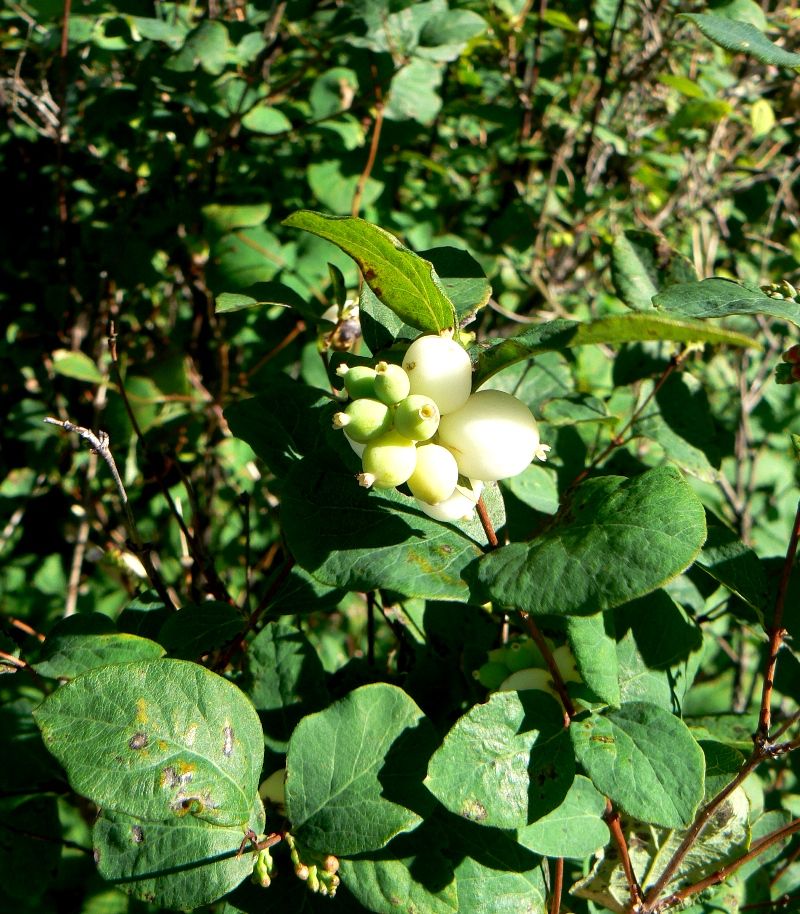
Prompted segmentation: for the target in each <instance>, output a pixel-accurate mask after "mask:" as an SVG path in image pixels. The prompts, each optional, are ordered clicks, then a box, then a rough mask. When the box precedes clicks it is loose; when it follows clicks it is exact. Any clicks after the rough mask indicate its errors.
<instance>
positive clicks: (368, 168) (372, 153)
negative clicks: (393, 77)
mask: <svg viewBox="0 0 800 914" xmlns="http://www.w3.org/2000/svg"><path fill="white" fill-rule="evenodd" d="M372 75H373V78H374V79H375V120H374V122H373V125H372V140H371V142H370V144H369V154H368V156H367V162H366V165H364V170H363V171H362V172H361V174H360V175H359V177H358V184H356V189H355V193H354V194H353V205H352V206H351V207H350V215H351V216H358V213H359V211H360V209H361V198H362V197H363V196H364V189H365V188H366V186H367V181H368V180H369V176H370V175H371V174H372V169H373V167H374V166H375V160H376V158H377V157H378V144H379V143H380V141H381V131H382V130H383V110H384V105H383V92H382V90H381V86H380V83H379V82H378V79H377V70H376V69H375V67H373V68H372Z"/></svg>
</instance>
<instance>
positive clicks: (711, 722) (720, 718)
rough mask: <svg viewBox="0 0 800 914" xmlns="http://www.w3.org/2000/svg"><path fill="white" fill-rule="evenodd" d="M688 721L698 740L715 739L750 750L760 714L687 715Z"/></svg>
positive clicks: (736, 747)
mask: <svg viewBox="0 0 800 914" xmlns="http://www.w3.org/2000/svg"><path fill="white" fill-rule="evenodd" d="M686 723H687V724H688V726H689V727H690V728H691V731H692V735H693V736H694V738H695V739H697V740H701V739H703V740H705V739H713V740H716V741H717V742H719V743H722V744H723V745H725V746H730V747H731V748H733V749H740V750H742V751H743V752H749V751H750V750H752V748H753V734H754V733H755V732H756V728H757V727H758V714H714V715H711V714H709V715H704V716H701V717H687V718H686Z"/></svg>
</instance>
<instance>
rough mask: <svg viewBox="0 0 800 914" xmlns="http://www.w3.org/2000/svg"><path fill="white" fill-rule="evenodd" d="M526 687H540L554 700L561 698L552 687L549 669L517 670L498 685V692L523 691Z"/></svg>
mask: <svg viewBox="0 0 800 914" xmlns="http://www.w3.org/2000/svg"><path fill="white" fill-rule="evenodd" d="M528 689H540V690H541V691H542V692H547V693H548V695H552V696H553V698H555V699H556V701H560V700H561V699H560V698H559V696H558V692H557V691H556V690H555V689H554V688H553V683H552V680H551V678H550V672H549V670H539V669H527V670H517V672H516V673H512V674H511V675H510V676H509V677H508V679H506V680H505V681H504V682H503V683H502V684H501V685H500V688H499V689H498V692H525V691H527V690H528Z"/></svg>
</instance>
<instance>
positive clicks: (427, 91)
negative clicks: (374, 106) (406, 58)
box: [384, 57, 442, 127]
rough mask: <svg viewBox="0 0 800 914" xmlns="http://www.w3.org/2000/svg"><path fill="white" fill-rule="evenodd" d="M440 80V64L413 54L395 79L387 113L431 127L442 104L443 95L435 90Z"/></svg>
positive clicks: (399, 119) (390, 92)
mask: <svg viewBox="0 0 800 914" xmlns="http://www.w3.org/2000/svg"><path fill="white" fill-rule="evenodd" d="M441 83H442V67H441V65H437V64H435V63H432V62H431V61H429V60H423V59H421V58H419V57H415V58H413V59H412V60H411V62H410V63H407V64H406V65H405V66H404V67H401V68H400V69H399V70H398V71H397V72H396V73H395V75H394V77H393V79H392V82H391V85H390V86H389V96H388V99H387V101H386V107H385V109H384V111H385V115H386V117H387V118H388V119H389V120H393V121H406V120H414V121H417V122H418V123H420V124H423V125H424V126H426V127H429V126H430V125H431V124H433V122H434V121H435V120H436V116H437V115H438V113H439V111H440V110H441V107H442V97H441V95H439V93H438V92H437V91H436V90H437V89H438V88H439V86H440V85H441Z"/></svg>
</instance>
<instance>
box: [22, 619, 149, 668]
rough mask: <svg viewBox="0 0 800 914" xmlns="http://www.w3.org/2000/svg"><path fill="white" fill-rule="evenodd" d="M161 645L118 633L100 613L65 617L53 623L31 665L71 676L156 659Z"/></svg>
mask: <svg viewBox="0 0 800 914" xmlns="http://www.w3.org/2000/svg"><path fill="white" fill-rule="evenodd" d="M164 654H165V651H164V648H163V647H162V646H161V645H160V644H156V642H155V641H148V639H147V638H140V637H138V636H137V635H128V634H121V633H119V632H117V630H116V627H115V626H114V623H113V622H112V621H111V619H109V618H108V616H104V615H103V614H102V613H87V614H80V615H74V616H68V617H67V618H66V619H62V620H61V621H60V622H58V623H56V625H54V626H53V630H52V631H51V632H50V634H49V635H48V637H47V639H46V641H45V642H44V645H43V646H42V651H41V655H40V659H39V660H38V661H37V662H35V663H33V664H31V665H32V666H33V668H34V669H35V670H36V672H37V673H38V674H39V675H40V676H50V677H53V678H58V679H74V678H75V676H78V675H79V674H80V673H83V672H85V671H86V670H91V669H95V668H96V667H102V666H108V665H109V664H111V663H124V662H125V661H127V660H156V659H158V658H159V657H163V656H164Z"/></svg>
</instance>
